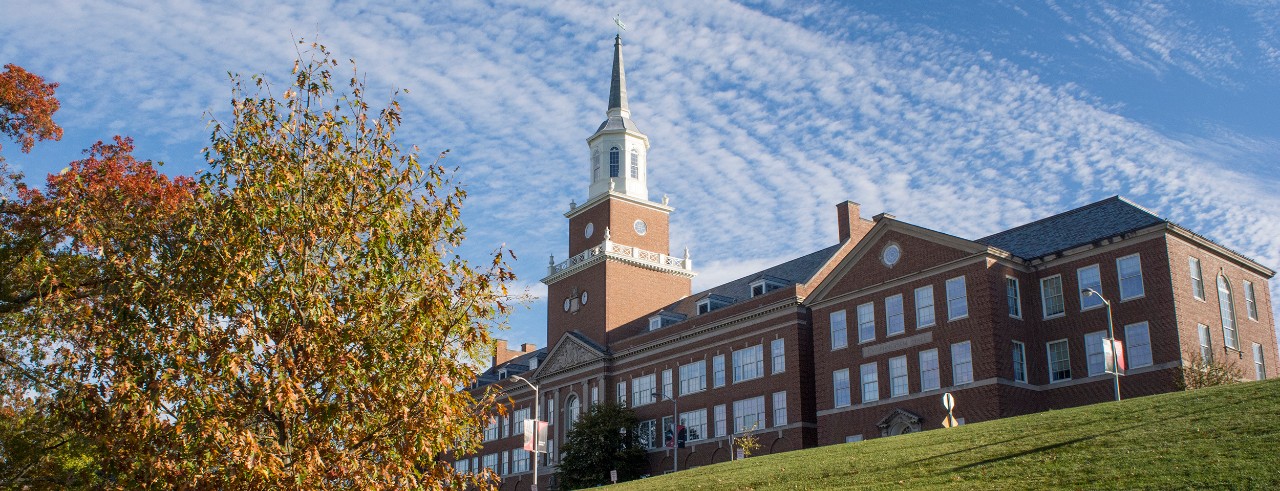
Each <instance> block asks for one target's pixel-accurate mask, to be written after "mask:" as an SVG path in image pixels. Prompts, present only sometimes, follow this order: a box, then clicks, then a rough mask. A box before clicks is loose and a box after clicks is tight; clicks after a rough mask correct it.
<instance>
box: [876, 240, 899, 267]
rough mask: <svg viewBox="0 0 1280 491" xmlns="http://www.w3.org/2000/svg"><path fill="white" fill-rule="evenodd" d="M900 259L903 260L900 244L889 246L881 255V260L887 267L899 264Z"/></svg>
mask: <svg viewBox="0 0 1280 491" xmlns="http://www.w3.org/2000/svg"><path fill="white" fill-rule="evenodd" d="M899 259H902V248H901V247H899V246H898V244H889V245H887V246H885V247H884V251H882V252H881V253H880V260H881V261H883V262H884V265H885V266H893V265H895V264H898V260H899Z"/></svg>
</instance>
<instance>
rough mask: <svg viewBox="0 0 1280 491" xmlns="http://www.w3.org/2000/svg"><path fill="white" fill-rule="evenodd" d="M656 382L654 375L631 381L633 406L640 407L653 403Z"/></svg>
mask: <svg viewBox="0 0 1280 491" xmlns="http://www.w3.org/2000/svg"><path fill="white" fill-rule="evenodd" d="M656 382H657V381H656V380H654V376H653V374H652V373H651V374H648V375H645V376H641V377H636V378H633V379H631V406H632V407H640V406H643V405H645V404H651V403H653V402H654V397H653V393H654V392H655V391H656V389H657V387H656V386H655V384H656Z"/></svg>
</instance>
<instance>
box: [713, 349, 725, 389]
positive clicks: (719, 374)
mask: <svg viewBox="0 0 1280 491" xmlns="http://www.w3.org/2000/svg"><path fill="white" fill-rule="evenodd" d="M711 385H712V386H713V387H724V355H716V356H715V358H712V359H711Z"/></svg>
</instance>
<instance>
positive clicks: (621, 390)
mask: <svg viewBox="0 0 1280 491" xmlns="http://www.w3.org/2000/svg"><path fill="white" fill-rule="evenodd" d="M618 405H619V406H626V405H627V381H626V380H623V381H621V382H618Z"/></svg>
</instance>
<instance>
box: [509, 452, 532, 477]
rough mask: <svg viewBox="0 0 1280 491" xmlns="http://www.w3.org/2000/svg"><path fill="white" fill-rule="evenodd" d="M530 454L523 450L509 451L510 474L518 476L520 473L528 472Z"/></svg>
mask: <svg viewBox="0 0 1280 491" xmlns="http://www.w3.org/2000/svg"><path fill="white" fill-rule="evenodd" d="M531 456H532V452H529V451H528V450H525V449H523V448H517V449H515V450H512V451H511V473H512V474H518V473H521V472H529V463H530V460H532V459H531V458H530V457H531Z"/></svg>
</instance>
